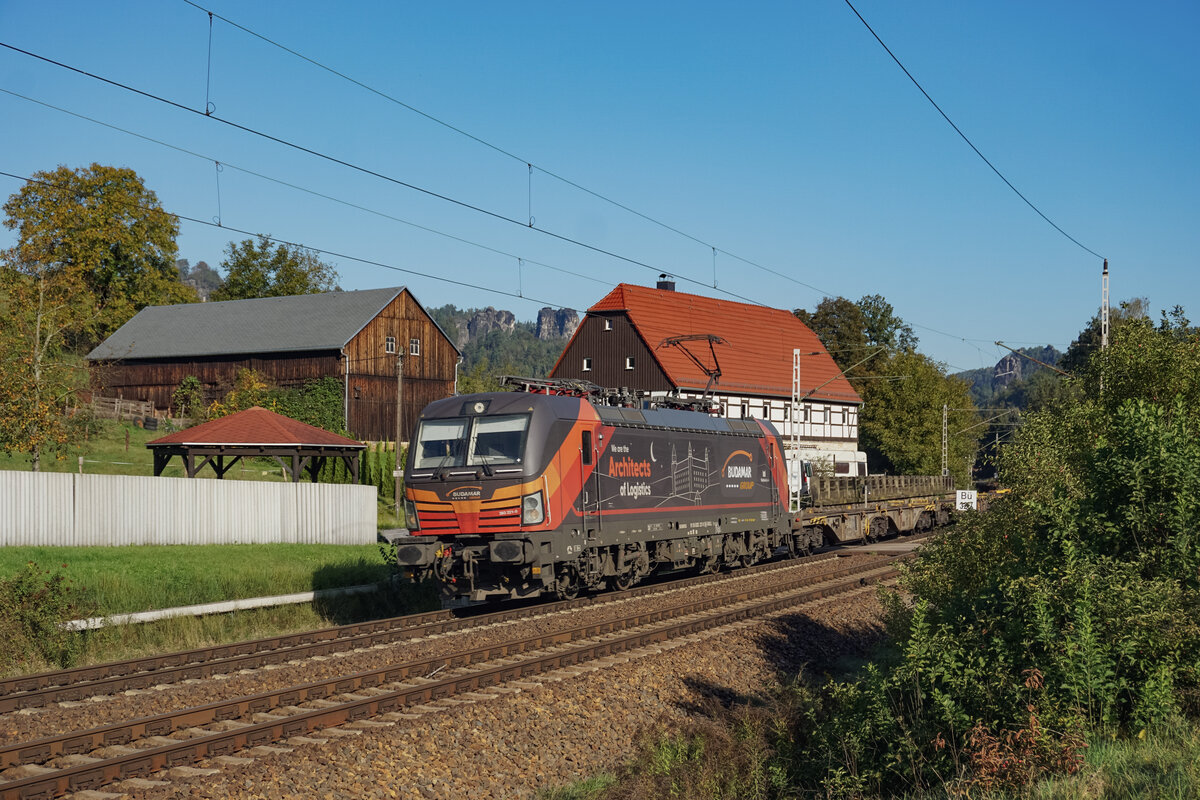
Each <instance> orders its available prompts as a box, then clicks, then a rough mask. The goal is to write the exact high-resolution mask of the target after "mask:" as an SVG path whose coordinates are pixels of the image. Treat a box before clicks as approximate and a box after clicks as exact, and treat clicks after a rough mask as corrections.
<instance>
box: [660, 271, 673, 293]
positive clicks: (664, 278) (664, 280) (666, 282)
mask: <svg viewBox="0 0 1200 800" xmlns="http://www.w3.org/2000/svg"><path fill="white" fill-rule="evenodd" d="M670 278H671V276H670V275H668V274H667V273H665V272H664V273H663V274H661V275H659V276H658V287H657V288H659V289H661V290H662V291H664V292H673V291H675V281H673V280H670Z"/></svg>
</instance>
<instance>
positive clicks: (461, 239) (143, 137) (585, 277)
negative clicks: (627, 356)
mask: <svg viewBox="0 0 1200 800" xmlns="http://www.w3.org/2000/svg"><path fill="white" fill-rule="evenodd" d="M0 93H3V94H7V95H10V96H12V97H16V98H19V99H21V100H25V101H26V102H29V103H34V104H35V105H39V106H42V107H43V108H49V109H51V110H53V111H57V112H59V113H61V114H66V115H68V116H71V117H75V118H76V119H81V120H85V121H87V122H90V123H92V124H94V125H99V126H101V127H104V128H108V129H109V130H113V131H117V132H118V133H123V134H125V135H127V136H132V137H134V138H136V139H141V140H142V141H145V142H150V143H152V144H156V145H159V146H160V147H165V148H167V149H168V150H174V151H175V152H177V153H182V154H184V155H188V156H192V157H194V158H197V159H199V160H202V161H213V162H217V163H219V164H220V166H221V167H222V168H228V169H232V170H235V171H237V172H241V173H243V174H245V175H252V176H253V177H255V178H259V179H260V180H264V181H269V182H270V183H274V184H276V185H278V186H285V187H287V188H289V189H293V190H295V191H298V192H304V193H305V194H308V195H311V196H313V197H319V198H321V199H322V200H328V201H330V202H332V203H338V204H339V205H343V206H346V207H347V208H353V209H356V210H358V211H362V212H365V213H367V214H373V215H375V216H377V217H380V218H383V219H388V220H391V221H393V222H398V223H400V224H401V225H407V226H409V227H410V228H416V229H417V230H421V231H425V232H426V233H431V234H434V235H435V236H441V237H443V238H446V239H450V240H453V241H456V242H459V243H461V244H465V245H469V246H471V247H476V248H479V249H480V250H485V251H487V252H489V253H494V254H496V255H500V256H505V257H507V258H515V259H521V260H522V261H523V262H524V263H526V264H534V265H536V266H539V267H545V268H546V269H549V270H554V271H555V272H560V273H563V274H564V275H570V276H572V277H575V278H580V279H582V280H586V281H592V282H593V283H599V284H601V285H605V286H607V285H608V284H609V282H608V281H604V280H601V279H599V278H596V277H594V276H592V275H585V274H583V273H579V272H572V271H571V270H568V269H564V268H563V267H557V266H554V265H553V264H547V263H545V262H543V261H537V260H535V259H531V258H525V257H523V256H519V255H517V254H516V253H510V252H507V251H505V250H500V249H498V248H495V247H491V246H490V245H486V244H483V243H481V242H476V241H473V240H471V239H467V238H465V237H462V236H456V235H454V234H452V233H446V232H445V231H440V230H438V229H437V228H431V227H429V226H427V225H421V224H419V223H416V222H412V221H411V220H407V219H404V218H403V217H397V216H395V215H394V214H388V213H387V212H384V211H379V210H378V209H374V208H370V207H368V206H364V205H360V204H358V203H354V202H351V201H349V200H345V199H342V198H340V197H334V196H333V195H328V194H325V193H323V192H318V191H316V190H315V189H309V188H307V187H304V186H300V185H298V184H295V183H290V182H288V181H285V180H283V179H281V178H275V177H272V176H270V175H266V174H264V173H262V172H257V171H255V170H252V169H248V168H246V167H240V166H238V165H236V164H231V163H229V162H227V161H218V160H217V159H216V158H215V157H213V156H211V155H205V154H204V153H198V152H196V151H194V150H189V149H187V148H186V147H180V146H178V145H174V144H171V143H170V142H165V141H163V140H161V139H156V138H154V137H152V136H146V135H145V134H141V133H138V132H136V131H132V130H129V129H128V128H122V127H121V126H119V125H113V124H112V123H109V122H104V121H103V120H98V119H96V118H95V117H89V116H87V115H86V114H80V113H78V112H75V111H71V110H69V109H66V108H62V107H61V106H56V105H53V104H51V103H47V102H45V101H42V100H37V99H35V98H32V97H29V96H27V95H23V94H20V93H19V92H14V91H12V90H10V89H5V88H3V87H0ZM219 187H220V184H219V182H218V191H219ZM217 201H218V208H217V216H218V217H220V216H221V212H220V195H218V197H217Z"/></svg>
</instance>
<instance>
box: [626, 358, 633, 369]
mask: <svg viewBox="0 0 1200 800" xmlns="http://www.w3.org/2000/svg"><path fill="white" fill-rule="evenodd" d="M625 369H633V356H625Z"/></svg>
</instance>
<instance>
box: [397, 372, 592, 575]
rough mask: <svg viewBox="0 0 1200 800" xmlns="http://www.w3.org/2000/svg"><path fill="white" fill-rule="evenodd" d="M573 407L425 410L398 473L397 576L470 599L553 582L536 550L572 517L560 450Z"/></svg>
mask: <svg viewBox="0 0 1200 800" xmlns="http://www.w3.org/2000/svg"><path fill="white" fill-rule="evenodd" d="M580 407H581V401H579V400H578V399H574V398H564V397H546V396H541V395H531V394H525V393H516V392H496V393H488V394H479V395H466V396H458V397H452V398H447V399H445V400H441V401H438V402H435V403H432V404H431V405H429V406H428V407H427V408H426V409H425V411H424V412H423V413H422V415H421V420H420V422H419V424H418V426H417V429H416V432H415V433H414V436H413V440H412V444H411V447H410V451H409V459H408V466H407V468H406V470H405V490H404V506H405V515H406V517H407V520H408V528H409V531H408V533H409V535H408V536H404V537H400V538H398V539H396V540H395V544H396V554H397V560H398V562H399V565H400V566H401V568H403V569H404V570H405V571H406V572H407V573H408V574H409V575H410V576H411V577H414V578H422V577H433V578H435V579H437V580H438V581H439V582H440V583H441V584H442V587H443V589H444V590H445V591H446V592H447V593H448V594H465V595H468V596H471V597H473V599H484V598H485V597H488V596H493V595H506V596H512V597H519V596H524V595H526V594H535V593H538V592H540V591H541V590H542V589H543V588H544V583H545V581H546V580H549V579H550V578H551V577H552V576H553V569H549V570H547V574H546V575H545V576H542V570H541V561H542V560H543V558H544V556H545V554H544V553H543V552H542V550H543V549H544V548H543V543H544V541H545V539H546V537H547V536H548V535H549V534H550V532H551V531H553V530H554V529H555V527H556V526H557V525H559V524H560V523H561V522H562V517H563V514H564V513H565V509H564V505H565V508H566V509H569V508H570V501H569V499H567V498H565V497H564V494H565V493H564V489H568V487H565V486H564V485H563V484H564V479H563V478H564V476H563V468H564V465H563V459H562V454H561V453H560V452H559V450H560V449H561V445H562V443H563V440H565V439H566V432H567V431H569V430H570V429H572V428H573V427H574V426H575V424H577V423H578V421H579V420H578V416H579V410H580ZM592 416H593V417H594V414H593V415H592ZM576 449H577V448H576ZM576 457H577V458H578V456H576ZM568 482H570V481H568ZM566 493H569V489H568V490H567V492H566Z"/></svg>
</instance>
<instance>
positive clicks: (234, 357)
mask: <svg viewBox="0 0 1200 800" xmlns="http://www.w3.org/2000/svg"><path fill="white" fill-rule="evenodd" d="M400 357H402V358H403V376H402V386H403V395H404V398H403V406H404V408H403V420H402V423H401V425H402V428H401V429H402V430H403V431H404V435H403V438H405V439H407V438H408V435H409V433H410V432H411V431H412V428H413V426H414V425H415V424H416V420H417V416H418V415H419V414H420V413H421V409H423V408H424V407H425V406H426V405H428V404H429V403H430V402H432V401H434V400H438V399H441V398H443V397H448V396H450V395H452V394H454V391H455V377H456V374H457V370H458V362H459V359H460V353H459V351H458V348H456V347H455V346H454V343H453V341H451V339H450V338H449V337H448V336H446V334H445V332H444V331H443V330H442V329H441V328H440V327H439V326H438V325H437V323H436V322H434V321H433V318H432V317H430V316H429V314H428V313H427V312H426V311H425V309H424V308H423V307H422V306H421V304H420V303H418V302H417V300H416V298H414V297H413V296H412V293H410V292H409V291H408V289H405V288H403V287H401V288H392V289H369V290H366V291H359V292H328V293H325V294H305V295H296V296H292V297H264V298H259V299H256V300H228V301H225V302H220V303H190V304H184V305H174V306H150V307H148V308H144V309H142V310H141V311H139V312H138V313H137V315H135V316H134V317H133V319H131V320H129V322H127V323H125V324H124V325H123V326H121V328H120V329H119V330H117V331H116V332H115V333H113V335H112V336H110V337H108V338H107V339H106V340H104V342H102V343H101V344H100V346H99V347H97V348H96V349H95V350H93V351H92V352H91V353H89V354H88V359H89V361H91V362H92V365H93V376H94V377H93V384H94V385H95V386H96V387H97V389H98V391H99V392H101V393H103V394H105V395H117V396H120V397H123V398H125V399H127V400H145V401H149V402H151V403H153V404H154V406H155V408H157V409H162V410H165V409H167V408H168V407H169V406H170V404H171V395H172V394H173V393H174V391H175V390H176V388H178V386H179V384H180V382H182V381H183V379H184V378H186V377H187V376H188V375H194V376H196V377H197V378H199V379H200V381H201V383H203V384H204V388H205V391H206V393H207V394H208V396H209V397H210V398H214V397H216V396H217V395H218V394H219V393H220V392H222V391H224V390H227V389H228V387H229V386H230V385H231V384H232V382H233V379H234V377H235V376H236V374H237V372H238V370H240V369H242V368H250V369H253V370H255V371H257V372H259V373H261V374H262V375H265V376H266V377H267V378H269V379H270V380H272V381H274V382H275V383H276V384H278V385H280V386H298V385H301V384H303V383H305V382H306V381H310V380H314V379H317V378H324V377H326V376H331V377H334V378H337V379H338V380H339V381H341V382H342V387H343V395H344V398H345V400H344V408H345V419H346V429H347V430H348V431H350V433H351V434H352V435H354V436H355V437H357V438H359V439H366V440H382V439H386V440H392V439H395V438H396V393H397V361H398V359H399V358H400Z"/></svg>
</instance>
